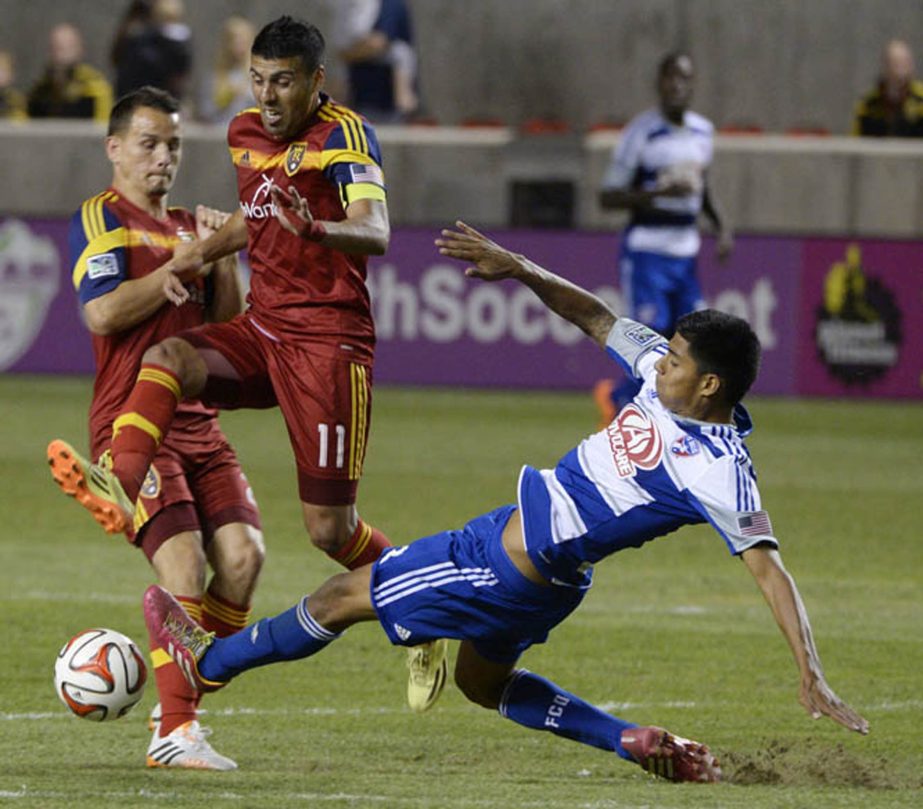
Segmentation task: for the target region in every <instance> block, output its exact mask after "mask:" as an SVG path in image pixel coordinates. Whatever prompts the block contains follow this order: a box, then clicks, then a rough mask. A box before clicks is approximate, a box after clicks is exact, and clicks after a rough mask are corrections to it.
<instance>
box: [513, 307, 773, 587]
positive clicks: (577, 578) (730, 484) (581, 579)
mask: <svg viewBox="0 0 923 809" xmlns="http://www.w3.org/2000/svg"><path fill="white" fill-rule="evenodd" d="M606 350H607V352H608V353H609V354H610V355H611V356H612V357H613V359H616V360H617V361H619V362H620V363H621V364H622V365H623V366H624V367H625V369H626V370H627V371H628V372H629V373H632V374H633V375H634V376H636V377H637V378H639V379H641V380H642V382H643V385H642V388H641V391H640V392H639V393H638V395H637V396H636V397H635V399H634V400H633V401H631V402H630V403H629V404H627V405H626V406H625V407H623V408H622V410H621V411H620V412H619V414H618V416H616V418H615V419H614V420H613V421H612V423H611V424H610V425H609V426H608V427H607V428H606V429H605V430H601V431H600V432H598V433H596V434H594V435H591V436H590V437H589V438H586V439H585V440H584V441H582V442H581V443H580V444H579V445H578V446H577V447H576V448H575V449H573V450H571V451H570V452H569V453H567V455H565V456H564V457H563V458H561V460H560V461H559V462H558V464H557V466H556V467H555V468H554V469H543V470H537V469H533V468H532V467H530V466H525V467H523V469H522V473H521V474H520V477H519V507H520V513H521V518H522V524H523V533H524V536H525V545H526V550H527V552H528V554H529V558H530V559H531V560H532V562H533V564H534V565H535V566H536V567H537V568H538V570H539V571H540V572H541V573H542V575H543V576H545V578H547V579H548V580H549V581H552V582H554V583H556V584H564V585H570V586H576V587H588V586H589V585H590V582H591V576H592V571H591V566H592V564H593V563H595V562H597V561H598V560H600V559H602V558H603V557H606V556H609V555H610V554H612V553H615V552H616V551H619V550H622V549H623V548H628V547H639V546H640V545H642V544H644V543H645V542H647V541H648V540H651V539H654V538H655V537H659V536H663V535H665V534H668V533H670V532H671V531H675V530H676V529H677V528H679V527H680V526H682V525H692V524H695V523H702V522H709V523H711V525H712V526H713V527H714V528H715V530H716V531H717V532H718V534H719V535H720V536H721V537H722V538H723V539H724V541H725V543H726V544H727V547H728V550H729V551H730V552H731V553H732V554H740V553H742V552H743V551H745V550H747V548H751V547H753V546H754V545H757V544H760V543H769V544H770V545H772V546H774V547H777V546H778V543H777V542H776V540H775V538H774V537H773V534H772V526H771V524H770V521H769V516H768V515H767V514H766V512H765V511H763V510H762V508H761V505H760V494H759V490H758V489H757V486H756V473H755V472H754V470H753V464H752V462H751V460H750V453H749V452H748V451H747V448H746V447H745V446H744V442H743V438H744V436H746V435H748V434H749V433H750V431H751V429H752V424H751V421H750V416H749V414H748V413H747V411H746V409H745V408H744V407H743V405H738V406H737V408H736V410H735V412H734V422H735V423H734V424H733V425H731V424H713V423H706V422H701V421H695V420H692V419H683V418H680V417H679V416H677V415H675V414H674V413H671V412H670V411H669V410H667V409H666V408H665V407H664V406H663V405H662V404H661V402H660V400H659V399H658V397H657V391H656V388H655V377H656V374H657V372H656V370H655V369H654V363H655V362H656V361H657V360H658V359H659V358H660V357H661V356H663V355H664V354H665V353H666V351H667V341H666V340H665V339H664V338H663V337H661V335H659V334H657V332H655V331H652V330H651V329H649V328H647V326H644V325H642V324H640V323H637V322H636V321H633V320H629V319H627V318H619V320H617V321H616V323H615V325H614V326H613V328H612V331H611V332H610V333H609V337H608V339H607V346H606Z"/></svg>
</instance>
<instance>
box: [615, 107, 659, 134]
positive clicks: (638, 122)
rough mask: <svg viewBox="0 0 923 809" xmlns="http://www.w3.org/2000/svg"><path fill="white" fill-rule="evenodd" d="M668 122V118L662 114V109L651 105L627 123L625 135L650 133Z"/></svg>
mask: <svg viewBox="0 0 923 809" xmlns="http://www.w3.org/2000/svg"><path fill="white" fill-rule="evenodd" d="M665 124H666V120H665V119H664V117H663V115H661V113H660V110H659V109H657V108H656V107H651V108H650V109H646V110H644V111H642V112H639V113H638V114H637V115H636V116H635V117H634V118H632V119H631V120H630V121H629V122H628V123H627V124H626V125H625V135H629V134H635V133H638V134H645V135H646V134H649V133H650V132H653V131H655V130H657V129H659V128H660V127H662V126H664V125H665Z"/></svg>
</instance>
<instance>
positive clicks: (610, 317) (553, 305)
mask: <svg viewBox="0 0 923 809" xmlns="http://www.w3.org/2000/svg"><path fill="white" fill-rule="evenodd" d="M455 226H456V228H458V229H457V230H443V231H442V238H441V239H436V246H437V247H438V248H439V252H440V253H441V254H442V255H444V256H449V257H451V258H457V259H459V260H461V261H466V262H468V263H470V264H471V265H472V266H470V267H468V268H467V269H466V270H465V275H467V276H469V277H471V278H481V279H483V280H485V281H501V280H503V279H504V278H514V279H516V280H517V281H519V282H521V283H523V284H525V285H526V286H527V287H529V289H531V290H532V291H533V292H534V293H535V294H536V295H538V297H539V298H540V299H541V301H542V303H544V304H545V306H547V307H548V308H549V309H551V311H552V312H555V313H556V314H559V315H560V316H561V317H563V318H564V319H565V320H569V321H570V322H571V323H573V324H574V325H575V326H578V327H580V328H581V329H582V330H583V331H584V332H586V334H587V336H588V337H590V338H591V339H592V340H594V341H595V342H596V343H597V344H599V345H600V346H605V345H606V338H607V337H608V336H609V332H610V331H611V330H612V326H613V324H614V323H615V321H616V319H617V318H616V316H615V313H614V312H613V311H612V310H611V309H610V308H609V307H608V306H606V304H605V303H603V301H601V300H600V299H599V298H597V297H596V296H595V295H593V294H592V293H591V292H587V291H586V290H585V289H583V288H582V287H578V286H577V285H576V284H572V283H571V282H570V281H568V280H566V279H564V278H561V276H559V275H555V274H554V273H553V272H550V271H549V270H546V269H545V268H544V267H539V266H538V264H536V263H534V262H533V261H530V260H529V259H527V258H526V257H525V256H523V255H520V254H519V253H512V252H510V251H509V250H507V249H506V248H504V247H501V246H500V245H499V244H497V243H496V242H493V241H491V240H490V239H488V238H487V237H486V236H484V235H483V234H482V233H478V231H476V230H475V229H474V228H473V227H470V226H469V225H466V224H465V223H464V222H461V221H459V222H456V223H455Z"/></svg>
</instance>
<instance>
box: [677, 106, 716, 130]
mask: <svg viewBox="0 0 923 809" xmlns="http://www.w3.org/2000/svg"><path fill="white" fill-rule="evenodd" d="M683 124H684V125H685V126H686V127H687V128H689V129H691V130H693V131H694V132H700V133H702V134H703V135H713V134H714V133H715V125H714V124H713V123H712V122H711V121H710V120H708V118H706V117H705V116H704V115H701V114H700V113H698V112H695V111H693V110H686V114H685V115H684V116H683Z"/></svg>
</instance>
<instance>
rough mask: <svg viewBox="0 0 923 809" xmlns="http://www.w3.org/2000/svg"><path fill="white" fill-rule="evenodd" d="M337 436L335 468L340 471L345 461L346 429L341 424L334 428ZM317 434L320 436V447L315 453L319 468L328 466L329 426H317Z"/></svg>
mask: <svg viewBox="0 0 923 809" xmlns="http://www.w3.org/2000/svg"><path fill="white" fill-rule="evenodd" d="M334 430H335V431H336V435H337V454H336V468H337V469H342V468H343V464H344V463H345V461H346V427H344V426H343V425H342V424H337V425H335V426H334ZM317 432H318V434H319V436H320V447H319V449H318V452H317V465H318V466H320V467H321V468H324V467H327V466H329V465H330V425H329V424H318V425H317Z"/></svg>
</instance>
